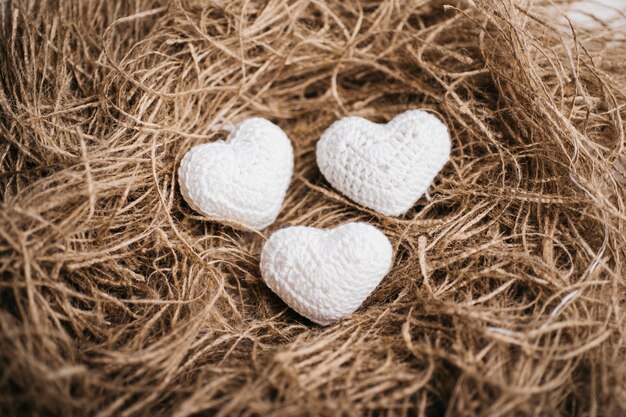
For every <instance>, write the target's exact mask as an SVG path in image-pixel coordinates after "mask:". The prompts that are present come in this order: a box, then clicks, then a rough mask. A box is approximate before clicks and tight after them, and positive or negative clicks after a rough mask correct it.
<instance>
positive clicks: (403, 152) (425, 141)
mask: <svg viewBox="0 0 626 417" xmlns="http://www.w3.org/2000/svg"><path fill="white" fill-rule="evenodd" d="M450 147H451V143H450V135H449V133H448V129H447V128H446V126H445V125H444V124H443V123H442V122H441V121H440V120H439V119H438V118H437V117H435V116H433V115H431V114H430V113H428V112H425V111H422V110H409V111H406V112H404V113H401V114H399V115H397V116H396V117H395V118H394V119H393V120H391V121H390V122H389V123H387V124H385V125H381V124H377V123H373V122H370V121H369V120H366V119H363V118H361V117H356V116H348V117H344V118H343V119H341V120H338V121H336V122H335V123H333V124H332V125H331V126H330V127H329V128H328V129H327V130H326V131H325V132H324V134H323V135H322V137H321V138H320V140H319V142H318V143H317V150H316V158H317V165H318V166H319V169H320V171H321V172H322V174H323V175H324V177H325V178H326V180H327V181H328V182H329V183H330V184H331V185H332V186H333V187H334V188H336V189H337V190H338V191H340V192H341V193H342V194H344V195H345V196H347V197H348V198H350V199H351V200H353V201H355V202H356V203H359V204H361V205H363V206H365V207H368V208H370V209H372V210H375V211H377V212H379V213H382V214H384V215H386V216H399V215H402V214H404V213H405V212H406V211H408V210H409V209H410V208H411V207H413V205H414V204H415V203H416V202H417V200H418V199H419V198H420V197H421V196H422V194H424V193H425V192H426V190H427V189H428V187H429V186H430V184H431V183H432V181H433V179H434V178H435V176H436V175H437V173H438V172H439V171H440V170H441V168H443V166H444V165H445V163H446V162H447V161H448V160H449V159H450Z"/></svg>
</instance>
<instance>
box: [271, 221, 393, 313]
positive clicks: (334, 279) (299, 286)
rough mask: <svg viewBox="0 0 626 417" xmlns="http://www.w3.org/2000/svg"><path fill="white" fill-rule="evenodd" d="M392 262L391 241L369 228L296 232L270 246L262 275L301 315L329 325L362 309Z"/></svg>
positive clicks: (348, 226)
mask: <svg viewBox="0 0 626 417" xmlns="http://www.w3.org/2000/svg"><path fill="white" fill-rule="evenodd" d="M392 258H393V250H392V248H391V243H389V240H388V239H387V237H386V236H385V235H384V234H383V233H382V232H381V231H380V230H378V229H377V228H376V227H374V226H371V225H369V224H366V223H348V224H344V225H342V226H339V227H336V228H334V229H329V230H324V229H316V228H312V227H304V226H294V227H288V228H285V229H281V230H279V231H277V232H275V233H274V234H272V236H271V237H270V238H269V239H268V240H267V242H266V243H265V245H264V246H263V250H262V252H261V275H262V277H263V280H264V281H265V283H266V284H267V286H268V287H269V288H270V289H271V290H272V291H273V292H274V293H276V294H277V295H278V296H279V297H280V298H281V299H282V300H283V301H284V302H285V303H287V305H289V306H290V307H291V308H292V309H294V310H295V311H296V312H298V313H299V314H301V315H302V316H304V317H306V318H308V319H310V320H311V321H313V322H315V323H318V324H321V325H328V324H331V323H334V322H336V321H338V320H340V319H342V318H344V317H346V316H348V315H349V314H351V313H353V312H354V311H355V310H357V309H358V308H359V306H360V305H361V304H362V303H363V301H365V299H366V298H367V297H368V296H369V295H370V294H371V293H372V291H374V289H376V287H377V286H378V284H379V283H380V281H382V279H383V278H384V277H385V275H386V274H387V272H388V271H389V268H390V267H391V262H392Z"/></svg>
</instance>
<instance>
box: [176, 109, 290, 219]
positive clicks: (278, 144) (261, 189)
mask: <svg viewBox="0 0 626 417" xmlns="http://www.w3.org/2000/svg"><path fill="white" fill-rule="evenodd" d="M292 172H293V151H292V148H291V142H290V141H289V138H288V137H287V135H286V134H285V133H284V132H283V131H282V130H281V129H280V128H279V127H278V126H276V125H275V124H273V123H271V122H269V121H267V120H265V119H261V118H252V119H247V120H245V121H243V122H242V123H240V124H239V125H238V126H237V127H236V128H235V130H233V132H232V133H231V134H230V135H229V136H228V138H227V139H226V140H225V141H218V142H212V143H206V144H203V145H197V146H194V147H193V148H191V149H190V150H189V152H187V153H186V154H185V156H184V157H183V159H182V161H181V162H180V167H179V169H178V182H179V184H180V190H181V193H182V195H183V197H184V198H185V200H186V201H187V203H188V204H189V205H190V206H191V207H192V208H193V209H194V210H196V211H198V212H200V213H202V214H204V215H206V216H208V217H209V218H212V219H216V220H220V221H223V222H226V223H229V224H234V225H236V226H238V225H243V226H245V227H248V228H252V229H259V230H260V229H263V228H265V227H267V226H269V225H270V224H272V223H273V222H274V221H275V220H276V217H277V216H278V213H279V211H280V208H281V206H282V204H283V200H284V199H285V193H286V192H287V187H288V186H289V181H290V179H291V174H292Z"/></svg>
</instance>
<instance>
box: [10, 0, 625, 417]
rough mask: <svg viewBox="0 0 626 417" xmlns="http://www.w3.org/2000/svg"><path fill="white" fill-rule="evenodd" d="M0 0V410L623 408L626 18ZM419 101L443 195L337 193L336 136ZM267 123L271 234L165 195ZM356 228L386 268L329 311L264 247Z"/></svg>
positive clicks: (523, 9)
mask: <svg viewBox="0 0 626 417" xmlns="http://www.w3.org/2000/svg"><path fill="white" fill-rule="evenodd" d="M0 4H2V5H1V6H0V7H2V19H1V27H0V83H1V85H0V87H1V88H0V138H1V140H0V165H1V168H0V193H1V194H0V195H1V197H0V201H1V203H0V254H1V255H0V271H1V272H0V375H1V378H0V414H1V415H3V416H11V415H46V416H53V415H63V416H69V415H72V416H80V415H85V416H94V415H95V416H100V417H104V416H157V415H174V416H188V415H192V414H195V413H199V412H201V413H204V414H208V415H219V416H227V415H228V416H230V415H242V416H252V415H260V416H300V415H311V416H317V415H320V416H321V415H324V416H335V415H345V416H359V415H377V416H378V415H389V416H404V415H428V416H430V415H444V414H446V415H467V416H475V415H489V416H501V415H516V416H526V415H529V416H530V415H545V416H548V415H550V416H553V415H589V416H594V415H607V416H610V415H623V414H622V413H624V412H625V410H626V363H625V362H624V356H625V355H624V352H625V349H624V348H625V343H624V337H625V335H626V324H625V321H624V318H625V316H624V314H625V313H624V308H625V304H624V302H625V298H626V297H625V294H626V292H625V291H626V279H625V278H626V276H625V268H626V266H625V265H626V264H625V259H626V249H625V248H626V213H625V209H624V204H625V201H626V198H625V197H626V194H625V188H626V185H625V184H626V161H625V160H624V155H625V154H626V153H625V150H624V147H625V145H626V141H625V139H624V132H625V125H624V120H623V119H624V117H625V113H626V73H625V72H624V62H625V60H626V48H625V47H624V33H621V34H620V33H616V32H615V30H616V29H615V28H613V29H611V28H610V27H609V26H605V27H602V26H601V27H600V28H599V29H596V30H593V31H588V30H584V29H582V28H575V27H573V26H568V25H561V24H558V23H556V22H557V21H556V20H555V19H552V18H550V17H548V16H547V15H546V14H543V13H542V12H540V11H539V10H538V9H537V8H536V7H535V5H533V4H531V2H530V1H519V0H515V1H514V0H490V1H488V0H474V1H453V0H448V1H440V0H416V1H396V0H385V1H379V0H358V1H357V0H350V1H344V0H267V1H253V0H233V1H227V0H212V1H211V0H202V1H201V0H170V1H158V0H138V1H135V2H126V1H122V2H112V1H107V0H81V1H73V0H45V1H44V0H41V1H39V0H30V1H29V0H23V1H16V0H8V1H4V2H0ZM622 27H623V26H622ZM408 108H425V109H429V110H430V111H432V112H433V113H434V114H436V115H438V116H439V117H440V118H441V119H442V120H444V121H445V122H446V124H447V125H448V126H449V127H450V132H451V135H452V138H453V150H452V160H451V162H450V163H449V164H448V165H447V166H446V167H445V168H444V171H443V172H442V174H441V175H440V176H439V177H438V179H437V181H436V183H435V184H434V185H433V187H432V188H431V190H430V197H429V198H423V199H422V200H420V202H419V203H418V205H417V206H416V207H415V208H414V209H412V210H411V211H410V212H409V213H408V214H406V215H405V216H403V217H400V218H393V217H385V216H382V215H377V214H376V213H374V212H370V211H367V210H364V209H361V208H359V207H357V206H355V205H354V204H353V203H351V202H350V201H348V200H346V199H345V198H343V197H342V196H341V195H340V194H338V193H337V192H335V191H334V190H333V189H332V188H331V187H329V185H328V184H327V183H326V182H325V181H324V180H323V178H322V176H321V175H320V173H319V171H318V169H317V167H316V164H315V154H314V149H315V142H316V140H317V139H318V138H319V136H320V135H321V133H322V132H323V131H324V129H325V128H327V127H328V126H329V125H330V124H331V123H332V122H333V121H334V120H336V119H337V118H339V117H342V116H344V115H346V114H355V115H360V116H363V117H367V118H370V119H373V120H375V121H379V122H380V121H386V120H389V119H390V118H391V117H392V116H393V115H395V114H397V113H399V112H401V111H403V110H406V109H408ZM253 115H254V116H261V117H266V118H269V119H270V120H272V121H273V122H275V123H277V124H278V125H280V126H281V127H282V128H283V129H284V130H285V131H286V132H287V133H288V134H289V136H290V138H291V139H292V140H293V145H294V151H295V154H296V166H295V174H294V179H293V182H292V184H291V187H290V189H289V191H288V195H287V199H286V203H285V206H284V207H283V210H282V212H281V215H280V216H279V218H278V221H277V223H275V224H274V225H273V226H272V227H271V228H270V229H268V230H265V231H264V232H263V233H262V234H260V233H259V234H253V233H245V232H240V231H236V230H233V229H231V228H229V227H226V226H222V225H219V224H217V223H214V222H207V221H204V220H203V219H202V218H201V217H200V216H198V215H197V214H196V213H195V212H194V211H193V210H191V209H190V208H189V206H187V205H186V203H184V201H183V200H182V198H181V196H180V192H179V189H178V186H177V185H176V184H177V178H176V168H177V166H178V162H179V161H180V159H181V157H182V155H183V154H184V153H185V152H186V151H187V150H188V149H189V148H190V147H191V146H193V145H195V144H198V143H203V142H208V141H212V140H216V139H220V138H223V137H224V135H225V132H224V131H222V130H220V127H222V126H223V125H224V124H226V123H236V122H237V121H240V120H242V119H244V118H246V117H249V116H253ZM357 220H358V221H367V222H369V223H371V224H374V225H376V226H377V227H379V228H380V229H381V230H382V231H383V232H384V233H385V234H386V235H387V236H388V237H389V238H390V240H391V242H392V244H393V246H394V250H395V260H394V266H393V268H392V270H391V272H390V274H389V275H388V276H387V277H386V278H385V280H384V281H383V282H382V284H381V286H380V287H379V288H378V289H377V290H376V291H375V292H374V294H373V295H372V297H370V298H369V299H368V301H367V302H366V304H365V305H364V306H363V308H362V309H361V310H359V311H358V312H357V313H355V314H354V315H353V316H352V317H350V318H349V319H347V320H344V321H343V322H341V323H339V324H337V325H335V326H331V327H328V328H323V327H319V326H316V325H313V324H312V323H310V322H308V321H307V320H306V319H303V318H302V317H300V316H298V315H297V314H296V313H294V312H293V311H291V310H290V309H288V308H287V307H286V306H285V304H284V303H283V302H282V301H281V300H280V299H278V298H277V297H276V296H275V295H273V293H272V292H271V291H270V290H269V289H268V288H267V287H266V286H265V285H264V284H263V282H262V280H261V279H260V274H259V253H260V250H261V247H262V245H263V243H264V241H265V240H266V239H267V237H268V236H269V235H270V234H271V232H272V231H273V230H276V229H278V228H281V227H284V226H288V225H307V226H316V227H332V226H335V225H337V224H341V223H344V222H346V221H357Z"/></svg>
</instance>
